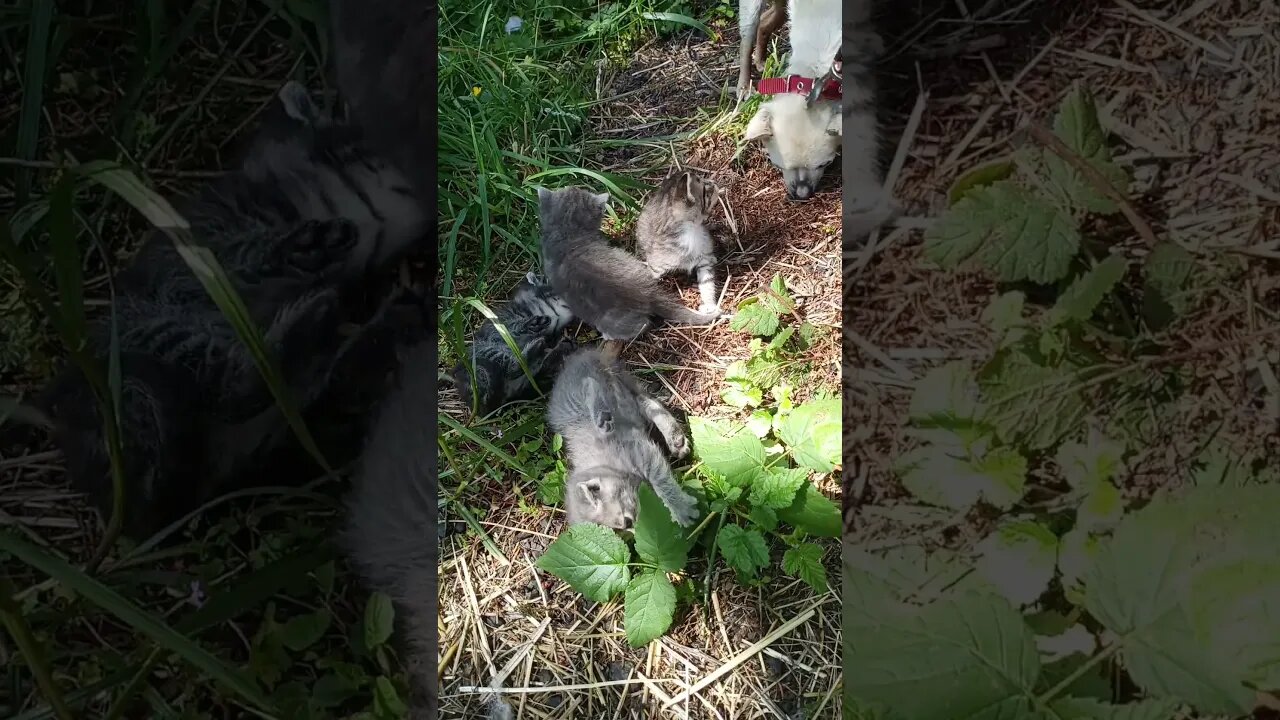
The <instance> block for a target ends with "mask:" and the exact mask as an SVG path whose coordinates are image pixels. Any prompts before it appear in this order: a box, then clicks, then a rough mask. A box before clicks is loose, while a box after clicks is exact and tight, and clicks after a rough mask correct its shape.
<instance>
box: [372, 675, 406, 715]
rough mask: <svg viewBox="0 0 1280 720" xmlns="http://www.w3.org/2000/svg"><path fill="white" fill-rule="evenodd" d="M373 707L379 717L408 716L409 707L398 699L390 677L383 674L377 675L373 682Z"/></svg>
mask: <svg viewBox="0 0 1280 720" xmlns="http://www.w3.org/2000/svg"><path fill="white" fill-rule="evenodd" d="M373 707H374V708H375V709H376V710H377V712H378V715H379V717H389V718H402V717H409V707H408V706H407V705H405V704H404V701H403V700H401V699H400V693H398V692H396V686H395V684H394V683H392V682H391V678H389V677H386V676H385V675H379V676H378V679H377V680H375V681H374V683H373Z"/></svg>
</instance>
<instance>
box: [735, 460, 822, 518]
mask: <svg viewBox="0 0 1280 720" xmlns="http://www.w3.org/2000/svg"><path fill="white" fill-rule="evenodd" d="M808 481H809V471H808V470H806V469H804V468H769V469H768V470H767V471H765V472H764V473H761V475H760V477H758V478H756V481H755V483H753V484H752V485H751V495H750V497H749V498H748V502H750V503H751V505H752V506H753V507H766V508H769V509H770V510H782V509H783V508H786V507H790V506H791V503H793V502H795V499H796V492H797V491H799V490H800V486H801V485H804V484H805V483H807V482H808Z"/></svg>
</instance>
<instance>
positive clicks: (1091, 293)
mask: <svg viewBox="0 0 1280 720" xmlns="http://www.w3.org/2000/svg"><path fill="white" fill-rule="evenodd" d="M1128 266H1129V263H1128V261H1126V260H1125V259H1124V258H1123V257H1121V256H1120V255H1109V256H1107V258H1106V259H1105V260H1103V261H1102V262H1100V263H1098V264H1097V265H1095V266H1094V267H1093V268H1090V269H1089V271H1088V272H1086V273H1085V274H1084V275H1081V276H1080V277H1078V278H1076V280H1075V281H1074V282H1072V283H1071V285H1070V286H1068V287H1067V289H1066V290H1064V291H1063V293H1062V295H1061V296H1060V297H1059V298H1058V302H1057V303H1056V304H1054V306H1053V309H1052V310H1050V311H1049V317H1048V320H1049V324H1050V325H1061V324H1062V323H1065V322H1069V321H1075V322H1084V321H1086V320H1088V319H1089V318H1090V317H1092V316H1093V311H1094V310H1095V309H1097V307H1098V305H1099V304H1100V303H1101V302H1102V300H1103V299H1104V298H1105V297H1106V296H1107V295H1108V294H1109V293H1110V292H1111V290H1112V289H1113V288H1114V287H1115V286H1116V283H1118V282H1120V280H1121V278H1123V277H1124V274H1125V271H1126V270H1127V269H1128Z"/></svg>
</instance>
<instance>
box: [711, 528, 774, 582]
mask: <svg viewBox="0 0 1280 720" xmlns="http://www.w3.org/2000/svg"><path fill="white" fill-rule="evenodd" d="M716 545H717V546H718V547H719V548H720V554H721V555H723V556H724V560H725V562H727V563H729V567H732V568H733V569H735V570H737V571H739V572H741V573H742V574H744V575H747V576H750V577H755V576H756V575H757V573H758V572H759V571H760V568H763V567H764V566H766V565H768V564H769V548H768V547H767V546H766V545H765V543H764V536H763V535H761V534H760V533H759V532H758V531H756V530H743V529H742V528H740V527H738V526H737V525H734V524H732V523H730V524H726V525H725V526H724V527H722V528H720V533H719V534H718V535H717V536H716Z"/></svg>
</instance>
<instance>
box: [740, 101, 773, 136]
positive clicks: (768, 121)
mask: <svg viewBox="0 0 1280 720" xmlns="http://www.w3.org/2000/svg"><path fill="white" fill-rule="evenodd" d="M771 135H773V109H772V108H770V107H769V105H768V104H765V105H761V106H760V109H759V110H757V111H756V114H755V115H753V116H752V117H751V122H749V123H747V131H746V132H745V133H743V137H744V138H746V139H747V140H763V139H765V138H767V137H770V136H771Z"/></svg>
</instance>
